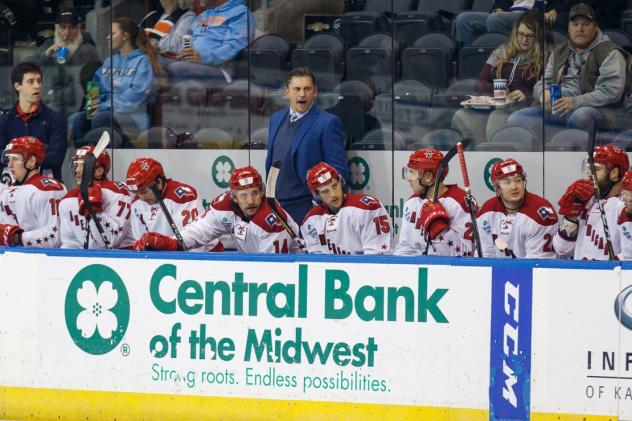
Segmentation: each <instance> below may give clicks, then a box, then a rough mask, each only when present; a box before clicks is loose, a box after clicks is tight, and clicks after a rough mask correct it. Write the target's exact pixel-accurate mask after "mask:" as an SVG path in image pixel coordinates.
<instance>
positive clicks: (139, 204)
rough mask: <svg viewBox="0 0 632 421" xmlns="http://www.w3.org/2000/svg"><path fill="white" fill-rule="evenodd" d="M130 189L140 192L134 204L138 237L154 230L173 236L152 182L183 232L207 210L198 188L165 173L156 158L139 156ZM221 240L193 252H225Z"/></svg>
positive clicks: (133, 221)
mask: <svg viewBox="0 0 632 421" xmlns="http://www.w3.org/2000/svg"><path fill="white" fill-rule="evenodd" d="M126 184H127V188H128V189H129V190H130V191H131V192H134V193H136V200H134V202H133V203H132V216H131V220H130V222H131V230H132V235H133V236H134V239H135V240H138V239H140V238H141V237H142V235H143V234H144V233H146V232H149V231H153V232H158V233H160V234H164V235H173V234H174V232H173V229H172V228H171V224H170V223H169V221H168V219H167V217H166V216H165V214H164V212H163V211H162V209H161V207H160V205H159V203H158V198H157V197H156V194H155V193H154V191H153V189H152V184H153V185H155V187H156V188H157V189H158V192H159V194H160V198H161V199H162V201H163V203H164V204H165V206H166V208H167V211H168V212H169V213H170V215H171V217H172V218H173V222H174V223H175V224H176V227H177V228H178V230H179V231H182V229H183V228H184V227H185V226H187V225H188V224H190V223H191V222H193V221H195V220H196V219H197V218H198V216H199V215H202V214H203V213H204V208H203V207H202V205H201V204H200V201H199V200H198V195H197V191H196V190H195V189H194V188H193V187H191V186H189V185H187V184H184V183H180V182H178V181H175V180H172V179H170V178H167V177H166V176H165V171H164V169H163V167H162V165H161V164H160V162H158V161H156V160H155V159H152V158H138V159H135V160H134V161H132V163H131V164H130V165H129V168H128V169H127V181H126ZM223 250H224V246H223V245H222V243H221V242H219V240H213V241H211V242H210V243H209V244H206V245H204V246H203V247H201V248H198V249H195V250H192V251H223Z"/></svg>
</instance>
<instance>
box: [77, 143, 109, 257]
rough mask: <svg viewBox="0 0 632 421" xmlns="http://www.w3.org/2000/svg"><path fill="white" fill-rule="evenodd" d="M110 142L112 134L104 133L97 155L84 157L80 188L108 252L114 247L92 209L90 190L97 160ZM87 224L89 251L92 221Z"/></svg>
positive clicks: (92, 154) (96, 149) (98, 144)
mask: <svg viewBox="0 0 632 421" xmlns="http://www.w3.org/2000/svg"><path fill="white" fill-rule="evenodd" d="M109 142H110V134H109V133H108V132H107V131H104V132H103V134H102V135H101V138H100V139H99V142H98V143H97V146H96V147H95V148H94V152H96V155H95V154H94V153H93V152H88V153H87V154H86V155H85V156H84V157H83V170H82V172H81V183H80V186H79V193H80V194H81V198H82V199H83V203H84V206H85V207H86V209H88V214H89V215H90V219H92V220H93V221H94V225H95V226H96V227H97V231H98V232H99V236H101V240H102V241H103V244H104V245H105V248H106V249H108V250H109V249H111V248H112V245H111V243H110V240H108V238H107V236H106V235H105V230H104V229H103V225H101V221H100V220H99V219H98V218H97V215H96V212H95V211H94V209H93V208H92V204H91V203H90V194H89V192H88V188H89V187H92V183H93V181H94V169H95V165H96V161H97V158H98V157H99V155H100V154H101V152H103V150H105V148H106V147H107V145H108V143H109ZM86 222H87V225H88V236H87V238H86V242H85V243H84V248H86V249H87V248H88V247H89V237H90V232H89V226H90V221H86Z"/></svg>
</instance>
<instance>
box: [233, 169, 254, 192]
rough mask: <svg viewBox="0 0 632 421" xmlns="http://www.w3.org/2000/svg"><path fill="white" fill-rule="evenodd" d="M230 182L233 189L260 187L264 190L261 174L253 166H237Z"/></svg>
mask: <svg viewBox="0 0 632 421" xmlns="http://www.w3.org/2000/svg"><path fill="white" fill-rule="evenodd" d="M228 184H229V186H230V189H231V190H245V189H249V188H251V187H259V188H260V189H261V190H263V179H262V178H261V174H259V172H258V171H257V170H256V169H254V167H251V166H247V167H243V168H235V170H233V173H232V174H231V175H230V181H229V183H228Z"/></svg>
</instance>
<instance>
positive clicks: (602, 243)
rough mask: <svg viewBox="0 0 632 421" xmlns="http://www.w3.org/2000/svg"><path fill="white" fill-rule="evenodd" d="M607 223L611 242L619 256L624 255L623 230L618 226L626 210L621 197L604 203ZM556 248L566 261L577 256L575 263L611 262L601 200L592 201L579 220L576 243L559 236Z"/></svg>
mask: <svg viewBox="0 0 632 421" xmlns="http://www.w3.org/2000/svg"><path fill="white" fill-rule="evenodd" d="M601 203H602V204H603V209H604V212H605V214H606V221H607V223H608V227H609V228H610V240H611V241H612V248H613V249H614V254H615V256H619V254H620V253H621V240H620V238H619V234H620V230H618V229H617V222H618V219H619V214H620V213H621V209H622V208H623V207H624V206H625V205H624V204H623V202H622V201H621V200H620V199H619V198H618V197H610V198H608V199H606V200H602V201H601ZM553 247H555V250H556V251H557V253H558V254H559V255H560V256H562V257H570V256H571V255H572V256H573V259H575V260H608V249H607V247H606V237H605V234H604V230H603V223H602V222H601V213H600V212H599V205H598V204H597V200H596V199H595V198H594V197H593V198H592V199H590V200H589V201H588V203H587V204H586V207H585V208H584V211H583V212H582V214H581V215H580V216H579V226H578V227H577V239H576V240H575V241H572V240H570V239H569V238H566V236H564V235H563V234H560V232H558V233H557V234H556V235H555V238H554V239H553Z"/></svg>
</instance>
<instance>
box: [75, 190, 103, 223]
mask: <svg viewBox="0 0 632 421" xmlns="http://www.w3.org/2000/svg"><path fill="white" fill-rule="evenodd" d="M88 201H89V202H90V206H92V210H93V211H94V213H97V212H102V211H103V193H102V192H101V186H100V185H99V184H95V185H94V186H92V187H89V188H88ZM79 213H80V214H81V215H83V217H84V218H86V219H87V218H89V217H90V212H89V211H88V207H87V206H86V204H85V202H84V201H83V197H81V195H79Z"/></svg>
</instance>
